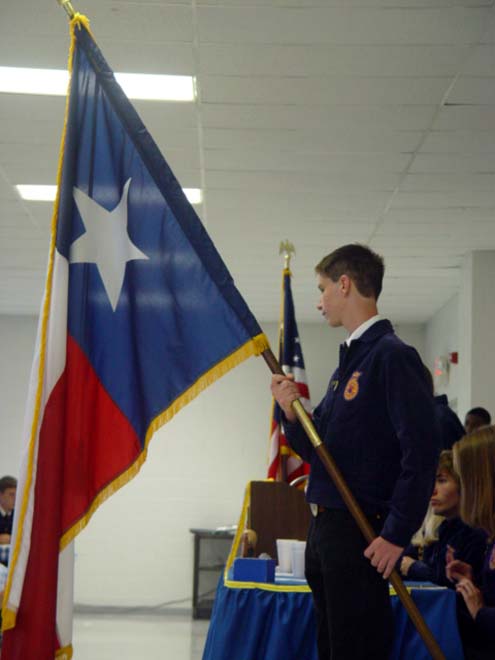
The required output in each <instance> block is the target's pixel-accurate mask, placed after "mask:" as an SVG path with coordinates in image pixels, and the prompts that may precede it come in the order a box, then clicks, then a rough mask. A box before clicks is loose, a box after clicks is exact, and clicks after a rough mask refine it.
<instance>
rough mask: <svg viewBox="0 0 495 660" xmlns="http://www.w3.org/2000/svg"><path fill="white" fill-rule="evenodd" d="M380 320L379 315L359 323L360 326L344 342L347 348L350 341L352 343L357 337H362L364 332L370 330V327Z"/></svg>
mask: <svg viewBox="0 0 495 660" xmlns="http://www.w3.org/2000/svg"><path fill="white" fill-rule="evenodd" d="M381 319H382V317H381V315H380V314H375V316H372V317H371V318H370V319H368V320H367V321H365V322H364V323H361V325H359V326H358V327H357V328H356V329H355V330H354V332H352V333H351V334H350V335H349V336H348V337H347V339H346V340H345V343H346V344H347V346H349V345H350V343H351V341H354V339H359V337H361V335H363V334H364V333H365V332H366V330H368V328H371V326H372V325H374V324H375V323H376V322H377V321H381Z"/></svg>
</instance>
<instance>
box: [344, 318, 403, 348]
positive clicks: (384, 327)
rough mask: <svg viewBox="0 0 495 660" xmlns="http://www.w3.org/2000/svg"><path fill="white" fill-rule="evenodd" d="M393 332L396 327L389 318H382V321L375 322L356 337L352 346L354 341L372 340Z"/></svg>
mask: <svg viewBox="0 0 495 660" xmlns="http://www.w3.org/2000/svg"><path fill="white" fill-rule="evenodd" d="M393 332H394V328H393V327H392V324H391V323H390V321H389V320H388V319H381V320H380V321H377V322H376V323H373V325H372V326H371V328H368V330H366V331H365V332H363V334H362V335H361V336H360V337H359V338H358V339H354V340H353V341H352V343H351V346H352V344H354V342H358V341H363V342H372V341H375V340H376V339H379V338H380V337H382V336H383V335H387V334H393Z"/></svg>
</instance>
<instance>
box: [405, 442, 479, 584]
mask: <svg viewBox="0 0 495 660" xmlns="http://www.w3.org/2000/svg"><path fill="white" fill-rule="evenodd" d="M459 506H460V481H459V475H458V474H457V473H456V472H455V470H454V466H453V462H452V452H451V451H443V452H442V453H441V454H440V460H439V462H438V468H437V475H436V480H435V488H434V490H433V494H432V496H431V500H430V509H429V512H428V514H427V516H426V518H425V522H424V523H423V525H422V527H421V529H420V530H419V532H418V533H417V534H415V535H414V537H413V539H412V542H411V544H410V545H409V546H408V547H407V548H406V550H405V552H404V556H403V557H402V560H401V562H400V571H401V573H402V575H404V576H405V577H406V578H407V579H408V580H416V581H420V582H434V583H435V584H439V585H441V586H444V587H450V588H454V586H455V585H454V582H452V581H450V580H448V578H447V576H446V574H445V568H446V561H447V559H446V557H447V552H449V556H451V557H452V558H455V559H460V560H461V561H464V562H466V563H468V564H470V565H471V566H472V567H473V572H474V574H475V575H476V576H477V577H478V578H479V577H480V575H481V569H482V566H483V559H484V556H485V550H486V533H485V532H484V531H483V530H480V529H473V528H471V527H469V526H468V525H466V523H464V522H462V520H461V519H460V518H459ZM435 537H436V538H435Z"/></svg>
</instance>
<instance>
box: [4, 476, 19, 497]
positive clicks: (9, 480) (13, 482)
mask: <svg viewBox="0 0 495 660" xmlns="http://www.w3.org/2000/svg"><path fill="white" fill-rule="evenodd" d="M7 488H17V479H16V478H15V477H10V476H9V475H5V477H2V478H1V479H0V493H4V492H5V491H6V490H7Z"/></svg>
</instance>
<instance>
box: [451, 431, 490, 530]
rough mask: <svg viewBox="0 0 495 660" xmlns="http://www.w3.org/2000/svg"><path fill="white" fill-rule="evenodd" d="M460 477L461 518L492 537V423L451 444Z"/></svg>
mask: <svg viewBox="0 0 495 660" xmlns="http://www.w3.org/2000/svg"><path fill="white" fill-rule="evenodd" d="M453 454H454V466H455V469H456V470H457V472H458V473H459V476H460V478H461V518H462V519H463V520H464V522H465V523H467V524H468V525H471V527H482V528H483V529H484V530H485V531H486V532H487V533H488V534H489V535H490V537H492V538H493V537H495V426H484V427H483V428H480V429H477V430H476V431H473V432H472V433H470V434H469V435H467V436H464V437H463V438H462V439H461V440H459V442H456V443H455V445H454V447H453Z"/></svg>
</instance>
